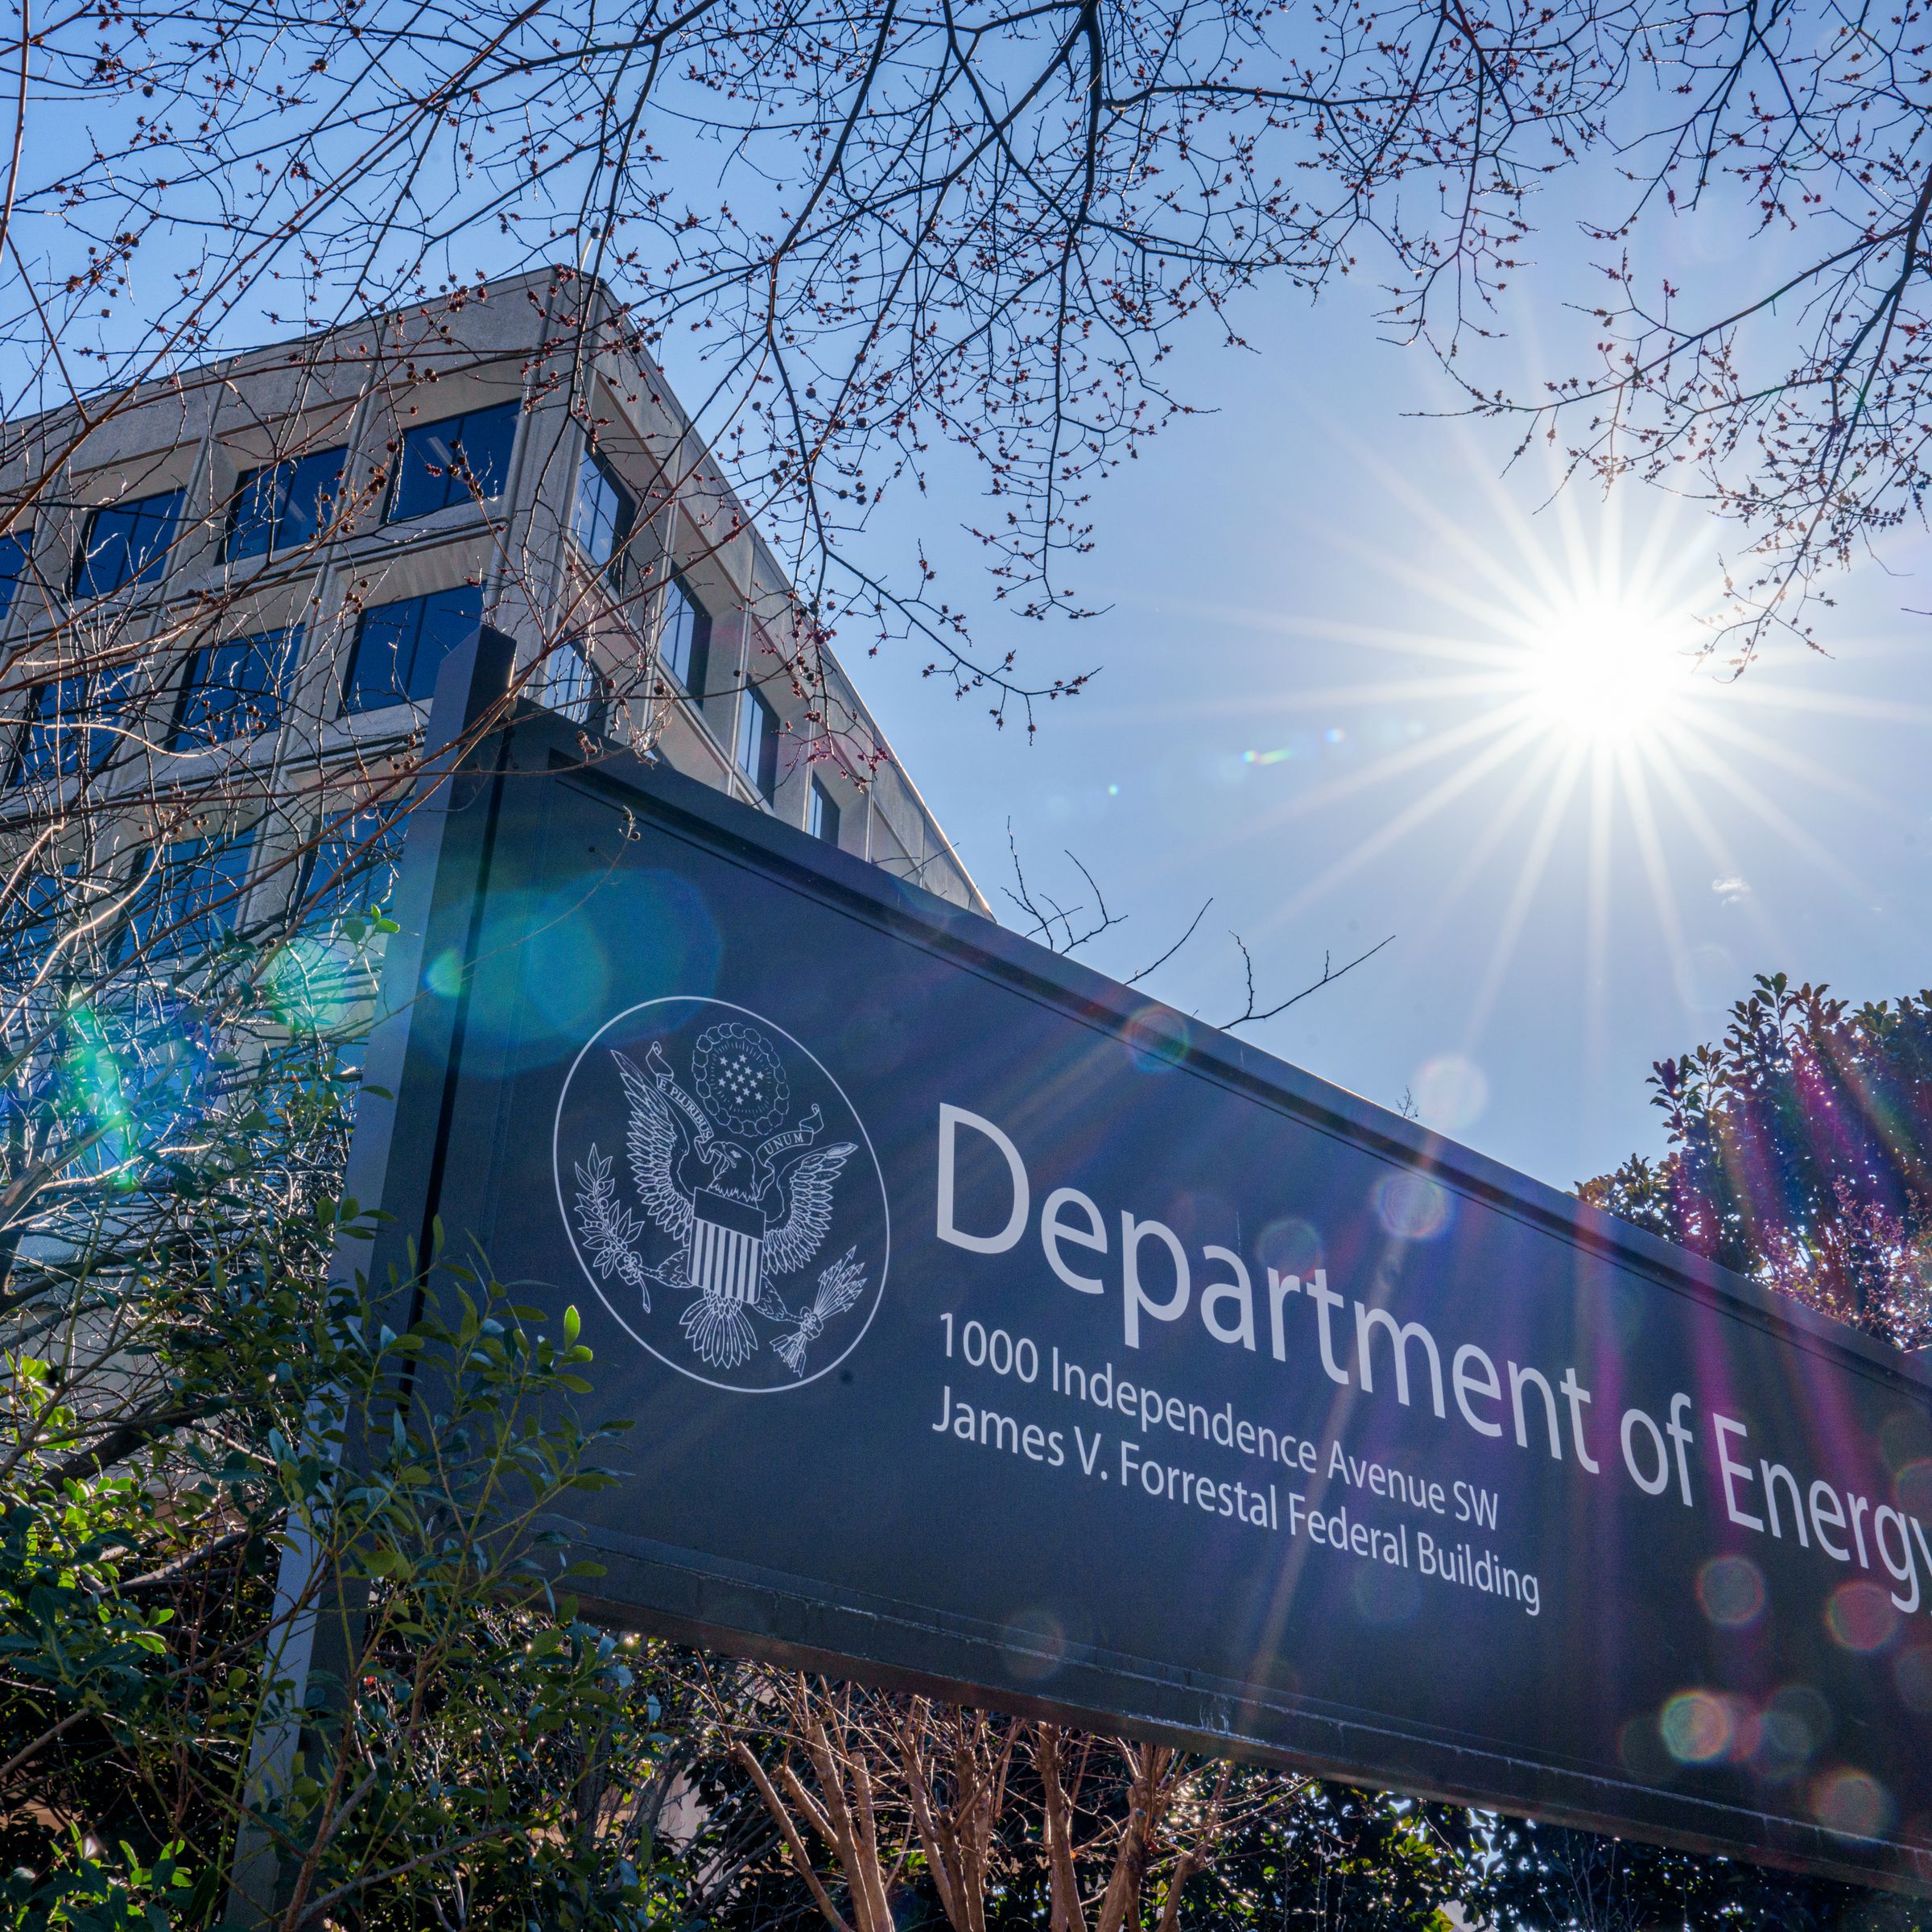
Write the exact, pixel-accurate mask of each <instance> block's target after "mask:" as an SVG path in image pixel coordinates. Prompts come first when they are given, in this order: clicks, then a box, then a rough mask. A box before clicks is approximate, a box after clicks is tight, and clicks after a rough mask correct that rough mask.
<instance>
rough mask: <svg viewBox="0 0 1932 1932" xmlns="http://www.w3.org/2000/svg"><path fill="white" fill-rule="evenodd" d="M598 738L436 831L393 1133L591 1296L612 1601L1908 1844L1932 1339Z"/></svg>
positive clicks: (1857, 1871)
mask: <svg viewBox="0 0 1932 1932" xmlns="http://www.w3.org/2000/svg"><path fill="white" fill-rule="evenodd" d="M577 743H578V741H577V740H576V734H575V732H574V730H573V729H572V728H571V727H569V726H568V725H564V724H562V723H560V722H559V721H556V720H549V719H546V718H544V717H542V716H535V715H532V714H530V713H528V712H526V713H524V714H523V715H522V716H520V717H519V719H518V721H516V722H515V723H514V725H512V726H511V727H510V729H508V730H507V731H506V733H503V734H502V735H501V736H500V737H498V738H497V739H496V740H495V741H493V744H492V745H491V746H490V747H489V758H490V760H492V761H493V762H492V763H491V765H490V767H489V770H488V771H487V772H485V773H483V774H478V775H474V776H472V777H469V778H465V779H464V780H463V781H461V782H460V783H458V784H457V785H456V787H455V788H454V790H453V791H452V802H451V803H450V807H449V809H448V811H447V812H446V813H445V814H444V815H443V816H442V818H441V819H440V820H438V819H431V820H430V821H428V822H427V824H425V825H419V827H418V828H417V829H416V830H415V831H414V832H412V834H411V840H412V849H411V857H410V860H409V861H408V865H409V867H410V868H412V869H413V870H411V871H409V872H408V873H406V879H407V880H409V881H413V883H412V884H407V885H406V894H407V893H411V892H413V893H414V894H415V895H416V897H415V899H414V900H412V901H411V904H413V905H415V906H416V907H417V908H418V911H417V913H415V914H410V915H409V920H413V921H414V923H413V924H410V923H409V920H406V925H408V931H407V935H406V936H407V937H408V938H409V939H411V942H412V945H413V947H415V950H412V949H411V947H402V948H400V949H399V952H398V964H397V968H396V970H397V971H398V972H399V973H402V974H403V975H404V976H405V977H406V981H407V983H406V985H404V987H403V990H404V991H410V990H413V991H415V993H416V996H417V997H415V1000H414V1001H413V1003H411V1002H408V1001H400V1002H399V1004H400V1005H402V1006H403V1013H402V1014H401V1017H400V1018H398V1021H396V1022H393V1023H392V1025H391V1028H390V1035H389V1037H390V1040H391V1043H392V1047H394V1041H396V1040H397V1039H402V1040H403V1045H402V1046H401V1047H399V1048H394V1051H396V1052H397V1053H398V1055H399V1058H398V1064H399V1065H400V1067H401V1069H402V1071H401V1076H400V1078H399V1080H398V1081H397V1082H396V1090H397V1099H396V1101H395V1103H394V1112H393V1117H386V1118H387V1121H388V1124H387V1125H385V1126H382V1128H381V1129H377V1128H374V1127H371V1128H370V1129H369V1130H368V1131H369V1132H370V1133H379V1134H380V1136H381V1137H382V1145H383V1146H384V1147H385V1148H386V1152H385V1154H384V1157H383V1158H384V1162H385V1166H386V1173H385V1174H384V1178H383V1183H382V1185H383V1192H382V1199H383V1200H384V1202H385V1204H386V1206H388V1207H389V1208H390V1210H391V1211H392V1212H396V1213H398V1216H399V1217H400V1218H399V1220H398V1226H397V1229H396V1232H395V1235H394V1239H395V1240H396V1241H398V1242H399V1241H401V1240H402V1239H403V1237H404V1236H406V1235H407V1234H410V1233H415V1232H419V1230H420V1229H421V1228H422V1227H423V1226H424V1225H425V1224H427V1218H428V1216H430V1215H431V1214H432V1213H436V1214H440V1216H442V1218H443V1220H444V1224H445V1226H446V1227H447V1228H448V1230H449V1231H450V1232H451V1234H452V1236H460V1237H464V1238H468V1239H473V1240H474V1241H477V1242H478V1243H479V1244H481V1248H482V1249H483V1250H484V1252H485V1253H487V1254H488V1256H489V1258H490V1261H491V1263H492V1265H493V1267H494V1268H495V1269H496V1270H497V1274H499V1276H500V1277H502V1278H506V1279H514V1280H518V1281H525V1282H535V1283H539V1284H543V1288H542V1290H540V1292H539V1298H541V1297H542V1296H543V1295H548V1296H549V1297H550V1298H551V1299H552V1300H553V1301H554V1302H555V1305H556V1306H557V1307H559V1308H560V1307H562V1306H563V1305H564V1304H565V1303H566V1302H574V1303H576V1304H577V1305H578V1306H579V1307H580V1309H581V1310H582V1311H583V1315H584V1339H585V1340H587V1341H588V1343H589V1344H591V1345H592V1348H594V1349H595V1351H596V1363H595V1367H594V1369H593V1371H592V1373H593V1376H594V1381H595V1391H594V1394H593V1396H592V1397H591V1398H589V1399H590V1402H591V1405H592V1414H593V1416H595V1415H602V1414H618V1415H621V1416H624V1417H626V1418H631V1419H632V1420H633V1421H634V1425H635V1426H634V1428H633V1429H632V1430H630V1432H629V1433H628V1434H627V1435H625V1437H624V1438H623V1439H621V1443H620V1446H619V1459H620V1460H621V1462H622V1463H624V1464H625V1480H623V1481H622V1482H621V1484H618V1485H617V1486H615V1487H614V1488H610V1489H609V1490H607V1491H605V1492H601V1494H598V1495H597V1496H591V1497H587V1498H585V1499H584V1501H583V1503H582V1505H581V1506H582V1509H583V1511H584V1513H583V1515H582V1517H581V1518H580V1520H578V1521H575V1522H574V1523H573V1524H572V1525H570V1528H571V1531H572V1537H573V1538H574V1540H575V1541H576V1543H577V1544H578V1545H580V1546H581V1548H582V1549H583V1550H585V1551H586V1552H591V1553H594V1554H595V1555H596V1557H597V1560H598V1561H599V1562H601V1563H603V1564H604V1565H605V1566H606V1567H607V1572H608V1574H607V1576H606V1578H605V1581H604V1582H603V1583H602V1584H601V1586H600V1588H601V1591H602V1593H603V1596H602V1600H601V1602H600V1603H599V1604H597V1606H595V1608H594V1612H593V1613H596V1614H601V1615H603V1616H606V1617H608V1618H609V1619H611V1620H617V1621H623V1622H628V1623H632V1624H638V1625H641V1626H643V1627H646V1628H650V1629H658V1630H663V1631H666V1632H668V1633H672V1634H678V1635H683V1636H687V1637H694V1638H699V1639H702V1640H703V1641H708V1642H711V1643H715V1644H717V1645H724V1646H728V1647H734V1648H740V1649H749V1650H752V1651H755V1652H758V1653H764V1654H766V1655H770V1656H774V1657H780V1658H786V1659H792V1660H796V1661H800V1662H807V1663H815V1664H819V1665H822V1666H824V1667H825V1668H827V1669H828V1670H833V1671H835V1672H843V1673H846V1674H857V1675H863V1676H866V1677H869V1678H873V1679H874V1680H879V1681H885V1682H891V1683H898V1684H903V1685H910V1686H919V1687H923V1688H925V1689H928V1690H931V1691H935V1692H937V1693H939V1694H941V1695H948V1696H952V1697H955V1698H958V1699H964V1700H968V1701H972V1700H977V1701H980V1702H984V1703H992V1704H994V1705H1000V1706H1004V1707H1009V1708H1013V1709H1018V1710H1022V1711H1040V1712H1047V1713H1052V1714H1056V1715H1060V1716H1062V1717H1064V1718H1066V1719H1068V1720H1070V1721H1074V1722H1078V1723H1080V1724H1088V1725H1092V1726H1096V1727H1100V1728H1108V1729H1114V1730H1121V1731H1125V1732H1135V1733H1139V1734H1142V1735H1147V1736H1158V1737H1163V1738H1167V1739H1170V1740H1178V1741H1183V1742H1187V1743H1191V1744H1195V1745H1197V1746H1204V1747H1206V1748H1213V1749H1220V1750H1228V1751H1235V1752H1246V1753H1249V1754H1257V1755H1262V1756H1268V1757H1275V1758H1279V1759H1283V1760H1287V1761H1293V1762H1294V1763H1297V1764H1301V1765H1309V1766H1311V1767H1315V1768H1317V1769H1322V1770H1325V1771H1327V1772H1331V1773H1335V1774H1338V1775H1340V1776H1342V1777H1348V1778H1352V1779H1356V1780H1358V1781H1367V1782H1372V1783H1375V1784H1377V1785H1386V1786H1391V1787H1395V1788H1399V1789H1402V1790H1409V1791H1413V1792H1417V1793H1422V1794H1437V1795H1442V1796H1447V1797H1453V1798H1463V1799H1468V1800H1470V1801H1472V1802H1477V1803H1480V1804H1484V1805H1490V1806H1498V1807H1501V1808H1505V1809H1513V1810H1525V1811H1529V1812H1533V1813H1535V1814H1540V1815H1543V1816H1546V1817H1550V1818H1558V1819H1563V1820H1566V1821H1569V1822H1572V1823H1581V1824H1584V1825H1587V1826H1590V1827H1596V1828H1599V1829H1604V1830H1608V1831H1618V1832H1624V1833H1629V1834H1635V1835H1644V1836H1649V1837H1653V1838H1657V1839H1666V1840H1669V1841H1672V1842H1676V1843H1683V1844H1686V1845H1689V1846H1692V1847H1705V1848H1711V1849H1716V1850H1720V1851H1724V1852H1732V1853H1736V1854H1742V1855H1744V1856H1752V1857H1758V1858H1766V1859H1770V1860H1775V1861H1782V1862H1785V1863H1788V1864H1801V1865H1802V1866H1804V1867H1806V1868H1809V1869H1812V1870H1815V1871H1818V1872H1831V1873H1836V1874H1839V1875H1843V1876H1857V1877H1862V1878H1864V1879H1867V1880H1877V1881H1879V1882H1884V1883H1889V1884H1893V1885H1907V1886H1912V1887H1918V1886H1922V1885H1925V1884H1926V1880H1927V1879H1928V1877H1929V1876H1932V1752H1926V1750H1925V1749H1924V1748H1923V1740H1924V1738H1925V1736H1926V1718H1927V1714H1928V1713H1929V1712H1932V1399H1929V1393H1928V1388H1927V1385H1926V1380H1925V1378H1924V1377H1923V1376H1922V1374H1921V1373H1919V1372H1918V1371H1917V1370H1916V1369H1913V1367H1912V1366H1911V1365H1909V1364H1908V1363H1907V1362H1906V1361H1905V1360H1903V1359H1901V1358H1900V1357H1898V1356H1896V1355H1893V1354H1892V1353H1890V1352H1887V1351H1885V1350H1884V1349H1881V1348H1878V1347H1877V1346H1876V1345H1874V1344H1869V1343H1867V1342H1866V1341H1864V1340H1862V1339H1861V1338H1860V1337H1859V1336H1857V1335H1854V1334H1852V1333H1851V1332H1849V1331H1846V1330H1843V1329H1842V1328H1839V1327H1831V1326H1830V1325H1828V1324H1827V1323H1823V1322H1822V1321H1820V1320H1818V1319H1814V1318H1812V1317H1811V1316H1810V1315H1807V1314H1806V1313H1805V1312H1804V1311H1801V1310H1799V1309H1798V1308H1796V1307H1792V1306H1790V1305H1787V1304H1785V1303H1784V1302H1780V1301H1777V1300H1775V1299H1773V1298H1769V1297H1766V1296H1765V1295H1763V1294H1759V1293H1758V1292H1757V1291H1756V1290H1754V1289H1752V1287H1751V1286H1748V1284H1746V1283H1744V1282H1741V1281H1739V1280H1737V1279H1736V1278H1731V1277H1728V1276H1726V1275H1724V1274H1721V1273H1720V1272H1719V1271H1717V1270H1715V1269H1711V1268H1709V1267H1707V1266H1706V1265H1703V1264H1702V1263H1700V1262H1699V1261H1696V1260H1695V1259H1694V1258H1693V1257H1689V1256H1686V1255H1685V1254H1682V1253H1678V1252H1677V1251H1675V1250H1674V1249H1670V1248H1669V1247H1667V1246H1666V1245H1664V1244H1662V1243H1660V1242H1657V1241H1653V1240H1652V1239H1650V1238H1649V1237H1647V1236H1644V1235H1641V1234H1640V1233H1637V1232H1634V1231H1633V1230H1632V1229H1630V1228H1626V1227H1624V1226H1623V1225H1621V1224H1618V1223H1616V1222H1615V1221H1613V1220H1610V1219H1608V1218H1607V1217H1605V1216H1601V1215H1599V1214H1597V1213H1596V1212H1592V1211H1591V1210H1590V1209H1588V1208H1584V1207H1583V1206H1581V1205H1580V1204H1579V1203H1577V1202H1575V1200H1572V1199H1569V1198H1568V1197H1567V1196H1564V1195H1559V1194H1558V1193H1556V1192H1554V1191H1552V1190H1550V1189H1549V1188H1546V1187H1542V1186H1541V1185H1539V1184H1538V1183H1535V1182H1533V1181H1530V1180H1529V1179H1525V1178H1524V1177H1523V1176H1521V1175H1520V1174H1513V1173H1511V1172H1509V1171H1508V1170H1505V1169H1503V1168H1501V1167H1500V1166H1497V1165H1496V1163H1494V1162H1490V1161H1488V1160H1485V1159H1484V1158H1482V1157H1481V1156H1480V1155H1478V1154H1474V1153H1472V1152H1471V1151H1470V1150H1468V1149H1465V1148H1462V1147H1459V1146H1454V1145H1452V1144H1451V1143H1449V1142H1447V1141H1442V1140H1440V1139H1438V1138H1436V1137H1434V1136H1431V1135H1430V1134H1428V1133H1425V1132H1424V1131H1423V1130H1422V1129H1420V1128H1418V1126H1416V1125H1414V1124H1413V1123H1410V1122H1407V1121H1402V1120H1401V1119H1398V1118H1397V1117H1393V1115H1390V1114H1389V1113H1385V1112H1383V1111H1381V1109H1379V1108H1375V1107H1373V1106H1370V1105H1369V1104H1367V1103H1365V1102H1364V1101H1362V1100H1358V1099H1356V1097H1354V1096H1352V1095H1349V1094H1347V1093H1344V1092H1340V1091H1339V1090H1337V1089H1335V1088H1332V1087H1329V1086H1327V1085H1325V1084H1323V1083H1322V1082H1320V1081H1319V1080H1313V1079H1311V1078H1310V1077H1309V1076H1308V1075H1306V1074H1303V1073H1301V1072H1298V1071H1296V1070H1295V1069H1294V1068H1293V1067H1288V1066H1285V1065H1283V1064H1282V1063H1280V1062H1279V1061H1277V1060H1274V1059H1270V1058H1269V1057H1268V1056H1267V1055H1265V1054H1262V1053H1260V1052H1257V1051H1255V1050H1254V1049H1253V1047H1249V1046H1247V1045H1245V1044H1244V1043H1242V1042H1239V1041H1237V1040H1235V1039H1232V1038H1227V1037H1224V1036H1222V1035H1220V1034H1216V1033H1214V1032H1212V1031H1211V1030H1207V1029H1204V1028H1201V1027H1199V1026H1196V1025H1195V1023H1193V1022H1190V1021H1188V1020H1187V1019H1184V1018H1182V1017H1181V1016H1179V1014H1177V1013H1173V1012H1171V1011H1170V1010H1169V1009H1166V1008H1164V1007H1162V1006H1159V1005H1154V1004H1151V1003H1150V1002H1148V1001H1146V1000H1144V999H1143V998H1142V997H1141V996H1139V995H1138V994H1137V993H1133V992H1132V991H1130V990H1129V989H1127V988H1125V987H1122V986H1120V985H1115V984H1113V983H1112V982H1110V981H1108V980H1104V979H1102V978H1100V977H1099V976H1096V975H1095V974H1092V973H1091V972H1086V971H1084V970H1083V969H1082V968H1080V967H1078V966H1077V965H1074V964H1069V963H1068V962H1067V961H1065V960H1060V959H1058V958H1056V957H1055V956H1051V955H1050V954H1048V953H1047V952H1044V951H1042V949H1040V948H1038V947H1034V946H1032V945H1030V944H1028V943H1026V942H1024V941H1022V940H1020V939H1016V938H1015V937H1014V936H1013V935H1011V934H1009V933H1007V932H1005V931H1001V930H1000V929H998V928H997V927H995V926H994V925H993V924H992V923H990V922H989V921H987V920H985V919H980V918H978V917H976V916H975V915H972V914H968V913H966V912H964V911H961V910H958V909H956V908H954V907H952V906H947V905H946V904H944V903H943V902H940V901H939V900H937V899H935V898H932V897H930V896H929V895H927V894H924V893H923V892H921V891H920V890H918V889H917V888H916V887H914V886H908V885H905V884H902V883H900V882H898V881H894V880H893V879H892V878H890V877H888V876H887V875H886V874H885V873H882V872H881V871H879V870H877V869H875V868H872V867H869V866H866V865H861V864H860V863H859V862H858V861H856V860H853V859H851V858H849V857H846V856H844V855H842V854H840V853H838V852H833V851H831V850H828V848H825V847H824V846H822V845H820V844H818V843H816V842H815V841H813V840H810V839H807V838H806V837H805V836H803V835H802V834H800V833H799V832H795V831H792V830H791V829H789V828H786V827H784V826H782V825H779V824H775V823H774V822H773V821H772V820H771V819H769V818H767V817H765V816H763V815H759V814H757V813H754V812H753V811H749V810H747V809H745V808H744V807H739V806H737V805H734V804H733V803H730V802H729V800H726V799H722V798H720V797H719V796H717V795H715V794H712V793H711V792H708V791H704V790H702V789H700V787H698V786H695V785H691V784H689V783H687V782H683V781H680V780H679V779H677V778H674V777H672V776H671V775H669V774H664V773H662V772H659V771H657V770H650V769H646V767H644V766H642V765H639V764H635V763H632V762H625V761H619V762H617V763H615V764H606V765H600V766H597V767H596V768H595V769H594V770H584V769H582V763H583V761H582V758H581V756H580V752H579V750H578V749H576V747H577ZM412 962H413V963H412ZM412 975H413V976H414V977H413V978H411V977H409V976H412ZM398 1028H399V1029H401V1031H400V1032H398ZM405 1036H407V1037H405ZM359 1131H361V1130H359ZM372 1144H373V1143H372ZM364 1198H369V1197H368V1195H366V1194H365V1197H364ZM378 1265H380V1257H378Z"/></svg>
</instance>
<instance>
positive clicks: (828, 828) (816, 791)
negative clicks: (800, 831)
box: [805, 772, 844, 852]
mask: <svg viewBox="0 0 1932 1932" xmlns="http://www.w3.org/2000/svg"><path fill="white" fill-rule="evenodd" d="M843 818H844V814H843V813H842V812H841V811H840V809H839V802H838V800H837V799H835V798H834V797H833V796H832V794H831V793H830V792H829V791H827V790H826V788H825V783H824V780H823V779H822V778H819V775H818V774H817V773H816V772H814V773H813V774H812V778H811V790H810V791H807V793H806V795H805V829H806V831H807V832H808V833H810V834H811V836H812V837H813V838H815V839H817V840H820V841H821V842H822V843H823V844H827V845H829V846H831V847H832V849H833V850H834V851H835V852H836V851H837V850H838V849H839V827H840V823H841V822H842V820H843Z"/></svg>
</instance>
